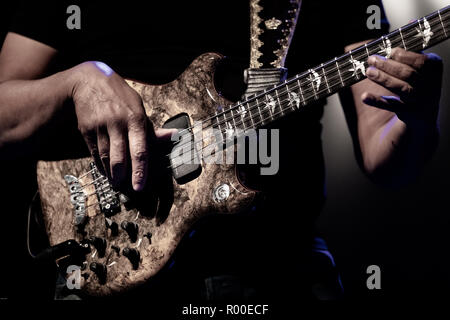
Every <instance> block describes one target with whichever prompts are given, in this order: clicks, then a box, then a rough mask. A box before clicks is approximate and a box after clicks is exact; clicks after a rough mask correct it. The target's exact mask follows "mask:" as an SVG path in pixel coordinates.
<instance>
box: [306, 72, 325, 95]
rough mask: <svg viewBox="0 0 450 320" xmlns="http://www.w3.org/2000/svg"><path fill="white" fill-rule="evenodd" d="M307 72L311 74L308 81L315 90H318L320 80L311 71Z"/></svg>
mask: <svg viewBox="0 0 450 320" xmlns="http://www.w3.org/2000/svg"><path fill="white" fill-rule="evenodd" d="M309 72H311V75H310V76H309V78H308V80H309V81H311V83H312V85H313V87H314V86H315V87H316V90H319V88H320V84H321V83H322V78H321V77H320V76H319V74H318V73H317V72H316V71H314V70H313V69H309Z"/></svg>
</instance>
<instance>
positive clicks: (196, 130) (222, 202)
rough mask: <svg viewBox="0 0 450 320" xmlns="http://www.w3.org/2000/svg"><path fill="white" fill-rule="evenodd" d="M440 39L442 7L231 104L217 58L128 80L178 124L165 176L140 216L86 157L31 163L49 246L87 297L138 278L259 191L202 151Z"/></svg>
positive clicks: (155, 112)
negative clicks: (198, 227) (168, 77)
mask: <svg viewBox="0 0 450 320" xmlns="http://www.w3.org/2000/svg"><path fill="white" fill-rule="evenodd" d="M449 34H450V6H448V7H445V8H443V9H441V10H439V11H436V12H434V13H433V14H431V15H428V16H426V17H424V18H421V19H419V20H417V21H415V22H412V23H410V24H408V25H406V26H404V27H402V28H400V29H398V30H395V31H393V32H391V33H389V34H388V35H386V36H383V37H381V38H380V39H377V40H375V41H372V42H370V43H367V44H365V45H363V46H361V47H359V48H357V49H355V50H353V51H351V52H348V53H347V54H344V55H342V56H340V57H336V58H334V59H333V60H330V61H328V62H325V63H323V64H321V65H319V66H317V67H316V68H312V69H309V70H307V71H305V72H303V73H301V74H298V75H296V76H294V77H292V78H290V79H288V80H286V81H284V82H282V83H280V84H278V85H275V86H272V87H269V88H266V89H265V90H264V91H262V92H260V93H258V94H255V95H252V96H250V97H248V98H246V99H245V100H244V101H240V102H237V103H232V102H229V101H227V100H226V99H224V98H223V97H222V96H221V95H220V94H219V93H218V92H217V91H216V89H215V87H214V72H215V68H216V66H217V63H218V62H219V61H220V60H221V59H222V56H221V55H219V54H216V53H206V54H203V55H201V56H199V57H198V58H196V59H195V60H194V61H193V62H192V64H191V65H190V66H189V67H188V68H187V69H186V70H185V71H184V73H183V74H182V75H181V76H180V77H179V78H178V79H176V80H174V81H173V82H170V83H168V84H165V85H148V84H145V83H141V82H137V81H131V80H127V82H128V84H129V85H130V86H131V87H132V88H133V89H134V90H136V91H137V92H138V93H139V94H140V96H141V97H142V100H143V103H144V107H145V111H146V113H147V115H148V117H149V119H150V120H151V122H152V123H153V124H154V125H155V126H156V127H166V128H178V129H179V132H180V133H183V137H188V139H185V138H182V139H181V140H180V141H179V142H175V143H174V144H173V146H172V150H169V151H170V152H168V153H167V158H166V160H167V167H164V169H167V171H168V173H169V175H168V178H166V179H163V182H162V185H161V184H160V185H158V188H154V190H152V192H150V193H149V194H150V195H148V198H146V199H143V200H144V201H143V202H144V203H146V205H147V210H145V211H146V213H145V214H144V213H143V212H144V210H141V209H140V208H139V207H138V206H137V205H136V203H137V202H136V201H133V197H132V196H131V197H130V196H126V195H124V194H122V193H118V192H116V191H115V190H113V188H112V187H111V185H110V184H109V182H108V179H107V178H105V177H104V176H103V175H102V174H101V173H100V171H99V170H98V168H97V167H96V166H95V164H94V162H93V160H92V159H91V158H81V159H68V160H62V161H41V162H39V163H38V167H37V177H38V185H39V192H40V199H41V206H42V212H43V218H44V221H45V227H46V231H47V233H48V236H49V241H50V244H51V245H53V246H54V245H58V244H60V243H66V244H69V247H71V249H70V250H67V257H68V258H69V259H70V264H74V265H78V267H79V268H80V269H79V270H81V271H80V272H81V290H83V291H84V292H85V293H87V294H89V295H110V294H114V293H119V292H122V291H125V290H127V289H129V288H132V287H135V286H138V285H140V284H142V283H144V282H146V281H147V280H149V279H150V278H151V277H153V276H154V275H155V274H156V273H157V272H158V271H159V270H160V269H161V268H162V267H163V266H164V265H165V264H166V263H167V261H168V260H169V258H170V257H171V255H172V253H173V252H174V250H175V248H176V247H177V245H178V243H179V242H180V240H181V239H182V237H183V235H184V234H185V233H186V232H187V231H188V230H189V229H190V228H191V227H192V225H193V224H194V223H195V222H196V221H198V220H199V219H200V218H202V217H204V216H206V215H208V214H217V213H224V214H232V213H236V212H239V211H241V210H245V208H247V207H249V206H250V205H251V204H252V202H253V200H254V199H255V197H256V196H257V194H258V191H255V190H252V189H250V188H247V187H246V186H245V185H244V184H243V183H242V181H241V179H240V178H239V175H238V174H237V171H236V165H235V164H227V163H224V164H212V163H208V162H207V161H205V151H206V150H207V149H208V148H211V146H213V147H215V146H218V145H223V144H224V142H226V141H228V140H229V138H228V135H229V133H230V130H231V132H243V134H245V132H246V131H249V130H250V129H257V128H260V127H264V126H266V125H268V124H270V123H271V122H273V121H275V120H277V119H279V118H281V117H288V116H289V115H290V114H292V113H295V112H297V111H299V110H300V109H302V108H306V107H308V106H309V105H311V104H312V103H313V102H315V101H316V100H318V99H321V98H325V97H327V96H330V95H332V94H334V93H336V92H337V91H339V90H340V89H342V88H346V87H349V86H351V85H352V84H354V83H356V82H359V81H361V80H363V79H365V74H366V69H367V68H368V65H367V62H366V61H367V58H368V57H369V56H370V55H375V54H376V55H381V56H384V57H386V58H389V57H390V56H391V55H392V51H393V49H394V48H397V47H401V48H404V49H406V50H409V51H415V52H420V51H422V50H424V49H427V48H429V47H431V46H433V45H436V44H437V43H440V42H442V41H444V40H446V39H447V38H448V36H449ZM194 123H197V124H199V125H194ZM211 129H215V131H214V132H216V133H217V132H218V133H219V134H211V133H210V132H211ZM194 136H195V137H196V138H197V139H190V138H191V137H194ZM225 151H226V150H225ZM185 154H188V156H185ZM193 159H194V160H197V161H192V160H193ZM162 171H164V170H162ZM141 202H142V201H141ZM149 208H150V210H149ZM149 211H150V212H153V213H150V214H148V212H149Z"/></svg>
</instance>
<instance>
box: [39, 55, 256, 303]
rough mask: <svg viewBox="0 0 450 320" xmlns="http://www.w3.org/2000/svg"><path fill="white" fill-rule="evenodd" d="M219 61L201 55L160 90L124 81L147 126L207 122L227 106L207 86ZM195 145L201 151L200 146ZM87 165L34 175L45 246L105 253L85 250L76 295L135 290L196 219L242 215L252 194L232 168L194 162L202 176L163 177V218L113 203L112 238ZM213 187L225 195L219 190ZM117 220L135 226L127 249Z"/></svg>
mask: <svg viewBox="0 0 450 320" xmlns="http://www.w3.org/2000/svg"><path fill="white" fill-rule="evenodd" d="M221 59H222V57H221V56H220V55H218V54H214V53H207V54H204V55H202V56H200V57H198V58H197V59H196V60H194V61H193V63H192V64H191V65H190V66H189V67H188V69H186V70H185V72H184V73H183V74H182V75H181V76H180V77H179V78H178V79H177V80H175V81H173V82H171V83H168V84H165V85H148V84H144V83H140V82H136V81H129V80H127V82H128V84H129V85H130V86H131V87H132V88H133V89H135V90H136V91H137V92H138V93H139V94H140V95H141V97H142V100H143V102H144V106H145V111H146V113H147V115H148V117H149V118H150V120H151V121H152V123H153V124H154V126H155V127H162V125H163V124H164V122H165V121H166V120H168V119H169V118H171V117H173V116H175V115H177V114H180V113H183V112H184V113H187V114H188V115H189V117H190V119H191V121H200V120H203V119H207V118H208V117H210V116H211V115H214V113H215V112H216V111H217V110H218V107H219V106H227V105H230V104H231V103H230V102H229V101H227V100H225V99H224V98H223V97H221V96H220V95H219V94H218V92H217V91H216V89H215V87H214V71H215V67H216V65H217V63H218V62H219V61H220V60H221ZM203 143H204V144H206V143H207V140H205V141H204V142H203ZM91 162H92V159H91V158H82V159H68V160H63V161H50V162H49V161H41V162H39V163H38V171H37V175H38V184H39V191H40V198H41V204H42V211H43V215H44V221H45V225H46V230H47V233H48V236H49V240H50V244H51V245H56V244H58V243H61V242H63V241H66V240H68V239H75V240H77V241H78V242H82V241H83V240H85V239H89V238H90V237H92V236H94V237H98V238H103V239H105V240H106V251H105V254H104V255H103V256H101V255H100V254H99V253H98V252H97V251H98V250H96V249H95V248H94V247H93V246H92V245H91V249H92V250H91V252H90V253H89V254H87V255H86V262H85V263H84V266H81V267H82V271H81V273H82V275H83V276H82V277H81V280H82V281H81V290H83V291H84V292H86V293H87V294H89V295H96V296H102V295H111V294H115V293H120V292H122V291H125V290H127V289H129V288H132V287H134V286H138V285H140V284H142V283H143V282H145V281H147V280H148V279H150V278H151V277H152V276H154V275H155V274H156V273H157V272H158V271H159V270H160V269H161V268H162V267H163V266H164V265H165V264H166V263H167V261H168V259H169V258H170V257H171V255H172V253H173V252H174V250H175V248H176V247H177V245H178V243H179V242H180V240H181V239H182V237H183V235H184V234H185V233H186V232H187V231H188V230H189V229H190V228H191V226H192V225H193V224H194V223H195V222H196V221H197V220H199V219H200V218H202V217H204V216H206V215H209V214H216V213H236V212H239V211H241V210H244V209H245V208H248V206H250V205H251V203H252V201H253V199H254V197H255V195H256V192H255V191H252V190H249V189H247V188H245V187H244V186H243V184H241V183H240V181H239V179H238V177H237V175H236V166H235V165H230V164H220V165H218V164H205V163H204V162H203V161H202V164H201V166H202V171H201V174H200V175H199V176H198V177H197V178H196V179H194V180H192V181H190V182H188V183H186V184H182V185H179V184H177V183H176V182H175V181H174V180H173V179H172V178H171V179H170V185H169V186H164V188H165V190H170V192H171V193H172V196H170V197H168V198H165V201H169V203H166V204H164V205H165V206H167V207H168V208H169V210H170V212H169V213H168V216H167V217H165V218H164V219H163V221H158V219H157V218H156V217H155V216H144V215H142V214H139V212H138V209H136V208H128V210H127V209H126V208H125V206H124V205H123V204H120V211H119V212H117V213H116V214H114V215H112V216H111V217H110V219H111V220H112V222H115V223H117V225H118V226H119V231H118V234H117V235H113V234H112V232H111V230H110V229H108V228H107V227H106V226H105V215H104V214H103V213H102V212H101V210H100V208H99V206H98V205H95V203H96V202H97V201H98V199H97V196H95V188H94V184H93V180H94V178H93V177H92V175H90V174H85V173H86V172H89V171H90V170H91V167H90V164H91ZM67 175H71V176H74V177H80V178H79V182H80V184H81V185H84V186H85V187H84V190H83V192H84V194H85V196H86V209H85V210H86V216H87V222H86V223H85V226H84V229H83V230H84V231H83V232H79V231H78V227H76V226H75V225H74V210H75V209H74V205H73V203H72V202H71V193H70V190H69V187H68V183H67V181H66V180H65V178H64V177H65V176H67ZM221 187H222V189H223V188H225V189H224V190H221V189H220V188H221ZM217 192H219V193H220V192H225V193H224V194H221V196H223V197H222V198H221V197H220V196H219V198H220V199H219V201H218V200H217V197H216V198H215V195H214V193H217ZM216 196H217V195H216ZM223 198H224V199H223ZM168 199H169V200H168ZM149 200H150V199H149ZM123 221H128V222H134V223H136V225H137V226H138V231H137V239H136V240H135V241H134V242H133V241H132V240H131V239H130V237H129V235H128V233H127V232H126V231H125V230H123V229H122V228H121V227H120V226H121V223H122V222H123ZM149 234H150V236H148V235H149ZM112 247H113V249H114V250H113V249H112ZM117 248H118V249H119V251H118V250H117ZM125 248H134V249H136V250H137V251H138V252H139V255H140V256H139V257H138V260H139V263H138V266H137V268H136V269H135V268H133V265H132V263H131V262H130V259H129V258H127V257H126V256H125V255H124V254H123V250H124V249H125ZM92 262H96V263H98V264H101V265H103V266H105V267H106V278H105V281H103V283H102V281H99V280H100V279H99V277H98V276H97V274H96V273H95V272H93V271H92V270H91V269H90V268H89V266H90V265H91V263H92Z"/></svg>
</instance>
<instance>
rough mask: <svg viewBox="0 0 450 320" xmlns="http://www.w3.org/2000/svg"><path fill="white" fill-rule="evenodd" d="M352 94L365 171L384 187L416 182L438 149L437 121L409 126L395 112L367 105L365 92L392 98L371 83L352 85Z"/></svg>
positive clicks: (386, 91)
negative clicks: (364, 98) (364, 96)
mask: <svg viewBox="0 0 450 320" xmlns="http://www.w3.org/2000/svg"><path fill="white" fill-rule="evenodd" d="M352 92H353V96H354V103H355V106H356V110H357V112H358V139H359V145H360V148H361V154H362V158H363V164H364V169H365V170H366V172H367V173H368V174H369V176H370V177H371V178H372V179H373V180H374V181H376V182H379V183H381V184H384V185H391V186H395V185H403V184H406V183H408V182H410V181H412V180H414V179H415V178H416V177H417V176H418V174H419V173H420V172H421V170H422V168H423V167H424V165H425V163H426V162H427V160H428V159H429V158H430V157H431V155H432V153H433V151H434V150H435V148H436V146H437V143H438V140H439V131H438V128H437V123H436V121H434V122H433V121H431V122H428V121H423V122H416V123H409V124H406V123H405V122H403V121H402V120H400V119H399V118H398V117H397V115H396V114H395V113H393V112H389V111H386V110H382V109H378V108H374V107H370V106H368V105H366V104H364V102H363V99H362V98H361V96H362V95H363V93H364V92H375V93H376V94H377V95H380V96H389V95H392V93H391V92H389V91H388V90H386V89H385V88H382V87H380V86H378V85H377V84H375V83H373V82H370V81H369V80H365V81H363V82H361V83H359V84H357V85H355V86H353V88H352ZM424 107H428V106H424Z"/></svg>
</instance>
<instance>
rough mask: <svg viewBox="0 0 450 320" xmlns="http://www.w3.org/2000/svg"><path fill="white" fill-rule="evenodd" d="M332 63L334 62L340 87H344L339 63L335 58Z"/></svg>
mask: <svg viewBox="0 0 450 320" xmlns="http://www.w3.org/2000/svg"><path fill="white" fill-rule="evenodd" d="M334 61H335V62H336V68H337V71H338V74H339V79H340V80H341V84H342V87H345V84H344V80H342V74H341V68H340V67H339V63H338V60H337V58H336V57H335V58H334Z"/></svg>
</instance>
